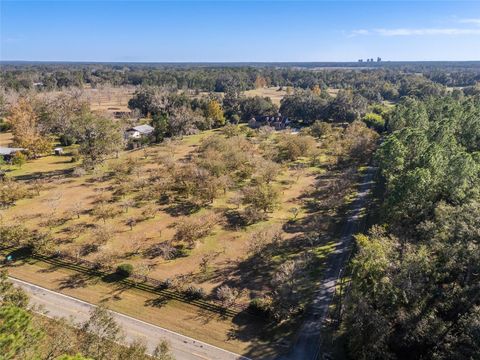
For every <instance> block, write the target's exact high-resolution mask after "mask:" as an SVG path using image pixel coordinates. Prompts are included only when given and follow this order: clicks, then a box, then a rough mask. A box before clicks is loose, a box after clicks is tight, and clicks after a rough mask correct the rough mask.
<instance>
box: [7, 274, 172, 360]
mask: <svg viewBox="0 0 480 360" xmlns="http://www.w3.org/2000/svg"><path fill="white" fill-rule="evenodd" d="M123 340H124V336H123V334H122V330H121V329H120V327H119V325H118V324H117V323H116V322H115V319H114V318H113V317H112V315H111V314H110V313H109V312H108V310H107V309H106V308H105V307H97V308H95V309H94V310H92V312H91V314H90V318H89V319H88V320H87V321H85V322H84V323H75V322H74V320H73V319H64V318H49V317H46V316H44V315H42V314H41V309H40V310H39V309H36V308H32V307H31V306H30V305H29V299H28V295H27V294H25V293H24V292H23V291H22V290H21V289H19V288H17V287H15V286H13V284H12V283H10V282H9V280H8V278H7V273H6V271H2V272H0V352H1V354H2V355H1V356H2V359H5V360H14V359H42V360H49V359H52V360H53V359H55V360H69V359H70V360H89V359H97V360H107V359H108V360H112V359H119V360H120V359H131V360H149V359H158V360H173V356H172V355H171V354H170V352H169V347H168V343H167V342H166V341H164V340H163V341H159V344H158V346H157V347H156V349H155V351H154V352H153V355H147V353H146V352H147V347H146V345H145V344H144V343H143V341H142V340H141V339H136V340H134V341H132V342H131V343H130V345H128V346H122V345H120V343H121V342H123Z"/></svg>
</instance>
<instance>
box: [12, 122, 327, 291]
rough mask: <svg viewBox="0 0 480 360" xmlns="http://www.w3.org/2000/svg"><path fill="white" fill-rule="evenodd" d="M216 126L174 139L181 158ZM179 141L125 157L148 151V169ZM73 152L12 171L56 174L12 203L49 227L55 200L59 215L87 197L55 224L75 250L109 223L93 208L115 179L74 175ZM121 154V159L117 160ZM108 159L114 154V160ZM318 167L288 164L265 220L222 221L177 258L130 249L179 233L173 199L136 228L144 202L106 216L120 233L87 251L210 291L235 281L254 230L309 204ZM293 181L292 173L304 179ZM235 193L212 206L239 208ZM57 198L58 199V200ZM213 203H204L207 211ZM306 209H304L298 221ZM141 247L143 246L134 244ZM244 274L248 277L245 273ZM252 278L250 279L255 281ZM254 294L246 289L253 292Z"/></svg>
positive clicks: (62, 241) (61, 245) (17, 213)
mask: <svg viewBox="0 0 480 360" xmlns="http://www.w3.org/2000/svg"><path fill="white" fill-rule="evenodd" d="M210 134H211V132H204V133H202V134H199V135H194V136H190V137H186V138H185V139H184V140H182V141H179V142H178V143H176V144H175V145H174V147H173V149H174V150H173V151H174V152H175V155H174V156H175V159H177V160H178V161H179V160H181V159H184V158H185V157H186V156H188V155H191V152H193V151H194V150H195V148H196V147H197V146H198V143H199V141H200V140H201V139H202V138H205V137H207V136H209V135H210ZM171 149H172V148H171V147H168V148H167V147H166V146H153V147H150V148H149V149H148V158H147V159H145V158H144V155H145V153H144V150H138V151H132V152H125V153H123V154H122V155H121V156H123V157H127V156H129V157H135V158H138V159H141V160H140V161H141V162H140V164H141V170H140V171H139V173H144V172H146V171H147V170H148V169H152V168H155V166H156V164H155V161H156V160H155V159H156V158H158V157H161V156H165V155H166V153H167V152H169V151H171ZM69 160H70V158H69V157H68V156H47V157H43V158H40V159H37V160H33V161H31V162H28V163H27V164H25V165H23V166H22V167H21V168H17V169H15V170H13V171H12V172H11V173H10V174H9V175H10V176H16V177H19V178H22V179H25V178H28V176H29V175H30V176H35V177H36V178H38V177H42V176H43V177H49V178H50V180H49V182H48V185H47V189H45V190H43V191H41V193H40V195H39V196H36V197H33V198H29V199H24V200H20V201H18V202H17V204H16V206H14V207H12V208H10V209H8V210H6V211H4V218H5V220H6V221H11V222H15V221H21V222H22V223H23V224H25V225H26V226H27V227H29V228H30V229H37V228H42V227H45V226H46V225H45V219H46V218H47V217H49V216H51V215H49V214H50V211H52V210H51V207H52V206H55V210H54V211H55V216H58V217H61V216H62V215H63V214H64V213H66V212H68V210H69V209H70V208H71V207H72V205H73V204H81V206H82V208H83V210H84V211H83V214H82V215H81V216H80V218H79V219H76V218H73V219H71V220H69V221H67V222H65V223H64V224H61V225H59V226H55V227H53V228H52V231H53V232H54V234H55V238H56V241H57V243H58V245H57V246H58V249H59V250H65V251H69V250H72V249H74V248H76V247H77V246H81V245H83V244H85V243H88V242H89V241H90V239H91V238H92V237H93V236H94V235H93V231H92V230H93V229H90V224H98V223H101V221H100V220H98V219H96V218H95V217H94V216H92V215H91V214H89V211H90V210H91V209H92V208H93V207H94V206H95V202H96V201H97V197H98V196H99V194H104V195H107V196H110V195H111V193H110V191H109V188H110V186H111V185H112V183H111V181H110V180H103V179H100V177H101V175H99V174H93V175H87V176H83V177H79V178H75V177H66V176H65V174H64V172H65V171H67V170H69V169H72V168H73V167H74V166H75V164H72V163H71V162H70V161H69ZM112 161H114V160H112ZM106 167H108V162H107V164H106ZM318 173H319V170H318V169H314V168H311V169H307V171H304V172H302V174H301V176H297V174H296V170H290V169H284V171H283V173H282V174H281V175H280V176H279V178H278V179H277V181H276V187H277V188H278V190H279V191H280V192H281V194H282V196H281V199H280V206H279V207H278V208H277V209H276V210H275V211H274V212H273V213H272V214H271V215H270V216H269V219H268V221H264V222H260V223H259V224H255V225H252V226H249V227H248V228H241V229H238V230H231V229H226V228H223V227H222V226H217V227H216V228H215V231H214V232H213V234H212V235H209V236H207V237H206V238H204V239H202V241H201V242H199V243H198V244H197V246H196V247H195V248H193V249H188V250H186V251H187V254H186V255H188V256H184V257H180V258H177V259H175V260H161V259H160V258H158V257H155V258H149V257H144V256H140V255H130V256H129V255H128V254H129V253H133V252H134V253H136V254H140V253H142V252H144V251H146V250H148V249H149V248H150V247H151V246H152V245H154V244H156V243H158V242H162V241H169V240H171V239H172V238H173V236H174V233H175V229H174V227H173V225H174V223H175V222H176V221H177V220H178V215H177V214H176V213H175V212H172V209H171V206H169V205H167V206H164V207H160V211H158V213H157V214H156V216H155V218H153V219H149V220H146V221H141V222H139V223H138V224H137V225H136V226H135V227H134V228H133V230H130V228H129V226H128V225H126V220H127V219H128V218H130V217H134V218H137V217H140V214H141V212H142V210H143V207H142V206H138V207H135V206H132V208H131V209H129V210H128V212H126V213H125V212H122V213H121V214H119V216H117V217H115V218H113V219H109V220H106V222H105V225H106V226H107V227H109V228H111V229H114V230H113V231H114V236H113V239H112V240H109V241H108V243H107V244H106V245H104V246H103V247H102V248H101V251H100V252H99V253H96V252H93V253H91V254H89V255H86V256H84V258H85V259H86V260H91V261H94V260H95V259H96V258H97V257H98V256H99V254H103V253H108V254H113V255H114V256H115V257H116V258H117V260H116V263H117V264H119V263H122V262H128V263H131V264H133V265H134V267H142V266H148V267H149V268H151V269H152V270H151V271H150V273H149V276H151V277H153V278H157V279H166V278H182V279H183V280H182V281H187V282H189V283H190V282H191V283H193V284H195V285H198V286H200V287H202V288H203V289H204V290H205V291H206V292H207V293H210V292H211V291H212V290H213V289H215V288H216V287H218V286H220V285H221V284H222V283H224V282H225V281H227V280H229V281H232V280H233V279H232V277H234V276H235V273H236V269H235V265H234V264H236V263H241V262H242V261H243V260H244V259H245V257H246V251H247V246H246V242H247V240H248V238H249V235H250V234H251V233H252V232H254V231H258V230H260V229H263V228H267V227H269V226H271V225H273V224H278V225H279V226H281V225H283V224H285V223H286V222H288V221H289V220H290V219H291V217H292V215H291V213H290V212H289V210H290V209H291V208H293V207H296V208H302V201H303V200H302V199H301V198H300V196H301V194H302V192H303V190H304V189H307V188H309V187H310V186H312V185H313V184H314V182H315V176H316V175H318ZM296 178H298V180H296V181H292V180H291V179H296ZM233 195H234V193H233V192H228V193H227V194H226V195H225V196H223V197H220V198H218V199H216V200H215V201H214V203H213V204H211V206H209V210H213V211H214V210H222V209H223V210H224V209H225V208H228V207H229V208H235V205H229V204H228V199H229V198H231V197H232V196H233ZM52 202H54V205H52V204H51V203H52ZM205 211H206V210H200V212H199V214H202V212H205ZM304 216H305V214H302V213H300V214H299V215H298V217H297V220H298V221H301V219H302V218H303V217H304ZM72 229H81V232H80V234H78V237H76V238H75V239H72V231H73V230H72ZM296 235H298V234H296V233H284V236H285V237H287V238H292V237H295V236H296ZM135 247H138V248H137V249H134V248H135ZM207 255H208V256H212V257H213V258H214V259H213V260H212V262H211V264H209V270H208V272H207V274H201V273H200V270H199V268H200V263H201V262H202V259H203V258H204V256H207ZM239 280H240V279H239ZM248 280H249V279H242V281H248ZM247 298H248V296H246V297H245V299H247Z"/></svg>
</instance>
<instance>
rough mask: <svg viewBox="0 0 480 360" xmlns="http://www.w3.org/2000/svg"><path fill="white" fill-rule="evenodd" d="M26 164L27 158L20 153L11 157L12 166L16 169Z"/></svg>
mask: <svg viewBox="0 0 480 360" xmlns="http://www.w3.org/2000/svg"><path fill="white" fill-rule="evenodd" d="M26 162H27V157H26V156H25V154H23V153H21V152H17V153H15V155H14V156H13V157H12V164H13V165H16V166H18V167H22V165H24V164H25V163H26Z"/></svg>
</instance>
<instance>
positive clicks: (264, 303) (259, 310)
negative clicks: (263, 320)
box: [248, 298, 270, 317]
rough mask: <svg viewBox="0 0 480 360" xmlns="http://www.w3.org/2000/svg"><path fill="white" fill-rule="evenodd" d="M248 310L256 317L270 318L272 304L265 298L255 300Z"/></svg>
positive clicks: (251, 302)
mask: <svg viewBox="0 0 480 360" xmlns="http://www.w3.org/2000/svg"><path fill="white" fill-rule="evenodd" d="M248 310H249V311H250V312H251V313H253V314H256V315H260V316H265V317H266V316H269V315H270V302H269V301H268V300H267V299H265V298H254V299H252V300H251V301H250V304H249V305H248Z"/></svg>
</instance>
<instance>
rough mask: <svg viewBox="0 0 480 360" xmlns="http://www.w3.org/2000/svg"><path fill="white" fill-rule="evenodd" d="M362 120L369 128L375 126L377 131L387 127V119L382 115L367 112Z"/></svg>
mask: <svg viewBox="0 0 480 360" xmlns="http://www.w3.org/2000/svg"><path fill="white" fill-rule="evenodd" d="M362 120H363V122H364V123H365V124H367V126H368V127H369V128H373V129H375V130H377V131H383V129H384V128H385V120H384V119H383V117H382V115H379V114H375V113H368V114H365V116H364V117H363V118H362Z"/></svg>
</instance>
